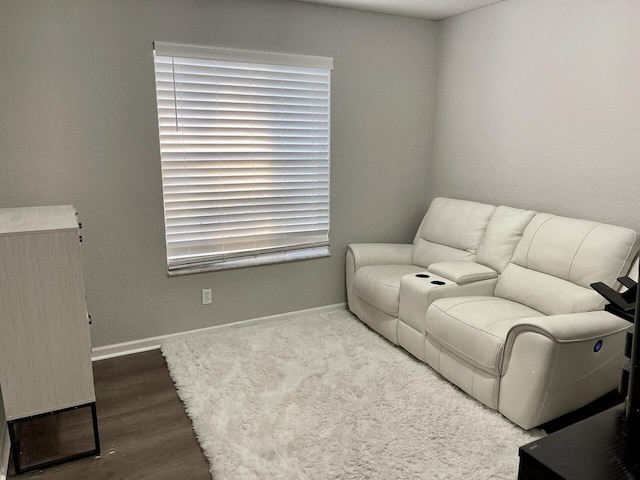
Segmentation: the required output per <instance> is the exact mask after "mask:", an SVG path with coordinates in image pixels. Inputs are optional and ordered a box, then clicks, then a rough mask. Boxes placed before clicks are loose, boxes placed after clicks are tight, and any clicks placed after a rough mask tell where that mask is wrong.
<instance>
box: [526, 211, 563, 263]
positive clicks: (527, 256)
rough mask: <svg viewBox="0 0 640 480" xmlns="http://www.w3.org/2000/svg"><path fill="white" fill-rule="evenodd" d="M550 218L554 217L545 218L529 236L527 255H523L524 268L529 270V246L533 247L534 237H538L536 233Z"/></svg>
mask: <svg viewBox="0 0 640 480" xmlns="http://www.w3.org/2000/svg"><path fill="white" fill-rule="evenodd" d="M552 218H555V215H553V216H551V217H549V218H547V219H546V220H545V221H544V222H542V223H541V224H540V225H538V228H536V231H535V232H534V233H533V235H532V236H531V240H530V241H529V245H528V246H527V254H526V255H525V258H524V264H525V267H526V268H529V252H530V251H531V245H533V241H534V240H535V238H536V235H538V232H539V231H540V229H541V228H542V226H543V225H544V224H545V223H547V222H549V221H550V220H551V219H552Z"/></svg>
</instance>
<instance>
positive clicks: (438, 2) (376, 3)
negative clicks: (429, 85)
mask: <svg viewBox="0 0 640 480" xmlns="http://www.w3.org/2000/svg"><path fill="white" fill-rule="evenodd" d="M299 1H301V2H307V3H318V4H321V5H331V6H334V7H342V8H351V9H353V10H366V11H368V12H378V13H390V14H392V15H403V16H406V17H417V18H426V19H428V20H442V19H443V18H447V17H452V16H454V15H458V14H459V13H464V12H468V11H469V10H475V9H476V8H480V7H484V6H486V5H491V4H492V3H498V2H501V1H503V0H299Z"/></svg>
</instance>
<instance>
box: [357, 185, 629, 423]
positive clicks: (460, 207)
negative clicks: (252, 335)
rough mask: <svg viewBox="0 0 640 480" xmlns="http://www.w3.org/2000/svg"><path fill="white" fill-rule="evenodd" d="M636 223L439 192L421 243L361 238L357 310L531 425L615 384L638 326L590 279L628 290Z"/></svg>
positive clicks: (470, 391) (467, 386)
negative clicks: (629, 335)
mask: <svg viewBox="0 0 640 480" xmlns="http://www.w3.org/2000/svg"><path fill="white" fill-rule="evenodd" d="M639 248H640V242H639V241H638V235H637V234H636V232H634V231H632V230H630V229H627V228H623V227H617V226H613V225H605V224H600V223H596V222H590V221H586V220H578V219H572V218H566V217H560V216H556V215H551V214H547V213H536V212H533V211H530V210H521V209H515V208H511V207H507V206H499V207H496V206H493V205H487V204H482V203H477V202H469V201H464V200H455V199H447V198H436V199H434V200H433V202H432V204H431V206H430V208H429V210H428V211H427V213H426V215H425V217H424V219H423V221H422V224H421V225H420V228H419V229H418V232H417V234H416V237H415V240H414V242H413V244H411V245H397V244H351V245H349V246H348V248H347V258H346V283H347V298H348V304H349V308H350V310H351V311H352V312H353V313H354V314H355V315H357V316H358V317H359V318H360V319H361V320H362V321H364V322H365V323H366V324H368V325H369V326H370V327H371V328H373V329H374V330H376V331H377V332H379V333H380V334H382V335H384V336H385V337H386V338H387V339H389V340H390V341H392V342H393V343H395V344H398V345H400V346H402V347H403V348H404V349H406V350H407V351H409V352H410V353H411V354H413V355H414V356H415V357H417V358H419V359H420V360H422V361H424V362H426V363H428V364H429V365H430V366H431V367H432V368H434V369H435V370H437V371H438V372H440V374H442V375H443V376H444V377H445V378H447V379H449V380H450V381H451V382H453V383H455V384H456V385H458V386H459V387H460V388H461V389H463V390H464V391H465V392H467V393H468V394H469V395H471V396H473V397H475V398H476V399H478V400H480V401H481V402H482V403H484V404H485V405H488V406H489V407H491V408H494V409H496V410H498V411H500V412H501V413H502V414H503V415H505V416H506V417H507V418H509V419H510V420H511V421H513V422H514V423H516V424H518V425H520V426H521V427H522V428H525V429H529V428H532V427H534V426H536V425H540V424H542V423H544V422H547V421H549V420H552V419H554V418H556V417H558V416H560V415H563V414H565V413H567V412H570V411H572V410H574V409H576V408H579V407H581V406H583V405H586V404H587V403H589V402H591V401H593V400H595V399H596V398H598V397H600V396H601V395H603V394H605V393H607V392H609V391H611V390H613V389H614V388H615V387H616V386H617V383H618V380H619V378H620V368H621V366H622V363H623V355H622V350H623V347H624V341H625V331H626V330H627V329H628V327H629V324H628V323H627V322H625V321H623V320H621V319H619V318H617V317H615V316H613V315H611V314H609V313H607V312H604V311H603V310H602V309H603V307H604V304H605V301H604V300H603V299H602V297H600V296H599V295H598V294H597V293H596V292H595V291H593V290H592V289H591V288H590V287H589V285H590V284H591V283H593V282H597V281H600V282H604V283H605V284H607V285H610V286H612V287H614V288H618V287H619V284H618V282H617V278H618V277H620V276H622V275H625V274H627V273H628V271H629V269H630V266H631V264H632V262H633V261H634V259H635V258H636V256H637V254H638V249H639Z"/></svg>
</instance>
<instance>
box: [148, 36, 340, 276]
mask: <svg viewBox="0 0 640 480" xmlns="http://www.w3.org/2000/svg"><path fill="white" fill-rule="evenodd" d="M234 58H235V59H237V60H238V61H231V60H230V59H234ZM155 75H156V93H157V100H158V125H159V133H160V152H161V162H162V186H163V192H164V214H165V229H166V244H167V262H168V265H169V270H170V272H171V271H176V270H180V269H184V268H185V267H189V268H193V267H194V266H196V267H197V266H207V265H208V266H212V267H213V268H229V267H230V266H241V265H246V264H254V263H264V262H265V261H284V260H289V259H299V258H304V257H307V256H321V255H328V245H329V132H330V121H329V120H330V90H331V89H330V81H331V59H327V58H323V57H306V56H299V55H282V54H272V53H265V52H248V51H238V50H228V49H213V48H205V47H191V46H183V45H170V44H160V43H156V44H155ZM259 257H263V259H262V260H260V258H259ZM264 259H270V260H264Z"/></svg>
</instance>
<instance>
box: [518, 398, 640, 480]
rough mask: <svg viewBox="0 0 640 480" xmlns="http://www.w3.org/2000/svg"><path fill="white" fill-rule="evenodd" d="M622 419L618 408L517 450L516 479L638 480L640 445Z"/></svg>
mask: <svg viewBox="0 0 640 480" xmlns="http://www.w3.org/2000/svg"><path fill="white" fill-rule="evenodd" d="M624 418H625V407H624V405H619V406H617V407H613V408H610V409H609V410H605V411H604V412H602V413H599V414H597V415H594V416H593V417H591V418H588V419H586V420H583V421H581V422H578V423H576V424H574V425H571V426H570V427H567V428H565V429H563V430H560V431H558V432H556V433H553V434H551V435H549V436H547V437H544V438H541V439H540V440H536V441H535V442H532V443H529V444H527V445H525V446H523V447H520V451H519V454H520V470H519V472H518V479H519V480H539V479H544V480H556V479H564V480H591V479H592V480H614V479H625V480H626V479H640V441H639V440H637V439H635V440H634V439H633V438H630V437H629V436H628V435H627V434H626V433H625V431H624V430H625V428H624V423H625V422H624Z"/></svg>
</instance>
